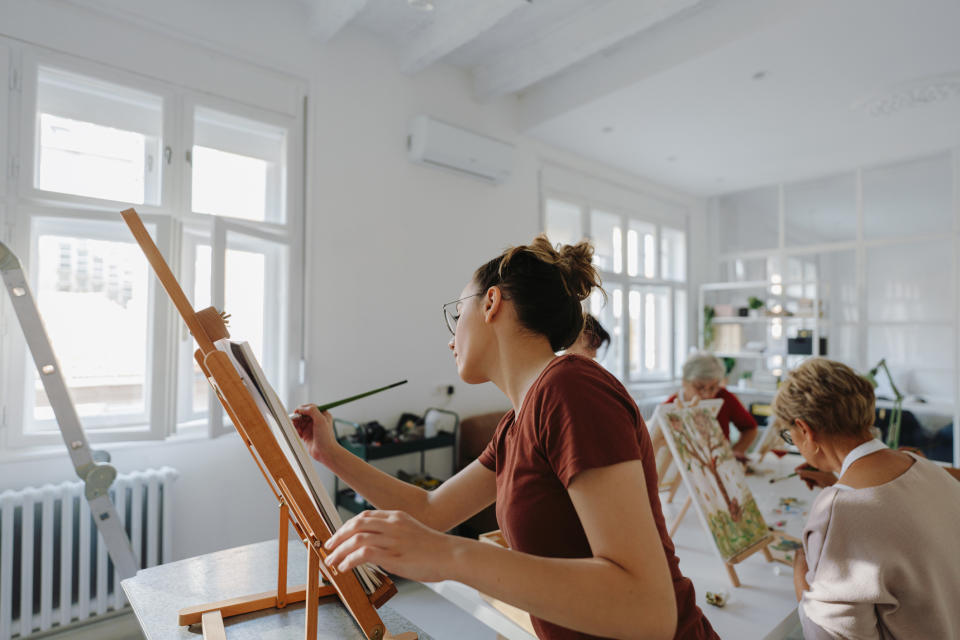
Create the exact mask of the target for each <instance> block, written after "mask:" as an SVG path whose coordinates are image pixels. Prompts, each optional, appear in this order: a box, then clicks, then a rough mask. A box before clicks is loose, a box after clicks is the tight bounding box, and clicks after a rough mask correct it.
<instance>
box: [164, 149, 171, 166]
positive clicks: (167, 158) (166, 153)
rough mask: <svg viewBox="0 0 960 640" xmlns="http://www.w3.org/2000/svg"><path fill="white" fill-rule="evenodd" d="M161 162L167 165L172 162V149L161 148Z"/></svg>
mask: <svg viewBox="0 0 960 640" xmlns="http://www.w3.org/2000/svg"><path fill="white" fill-rule="evenodd" d="M163 160H164V161H165V162H166V163H167V164H170V163H171V162H173V149H171V148H170V147H164V148H163Z"/></svg>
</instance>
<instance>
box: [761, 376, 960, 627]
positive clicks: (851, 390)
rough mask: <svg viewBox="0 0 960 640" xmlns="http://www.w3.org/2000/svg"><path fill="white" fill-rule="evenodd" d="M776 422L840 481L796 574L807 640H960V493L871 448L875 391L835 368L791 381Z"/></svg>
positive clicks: (936, 476)
mask: <svg viewBox="0 0 960 640" xmlns="http://www.w3.org/2000/svg"><path fill="white" fill-rule="evenodd" d="M773 413H774V415H775V416H776V424H775V425H774V428H777V429H780V430H781V431H780V433H781V435H782V436H783V438H784V440H786V441H787V442H792V443H793V444H795V445H796V446H797V448H798V449H799V450H800V453H801V454H803V457H804V458H805V459H806V461H807V462H808V463H809V464H811V465H813V466H814V467H816V468H818V469H822V470H824V471H831V472H835V473H836V474H837V475H838V476H839V477H838V479H837V483H836V484H834V485H833V486H831V487H828V488H826V489H824V490H823V491H822V492H821V493H820V495H819V496H817V498H816V500H815V501H814V503H813V506H812V507H811V509H810V516H809V519H808V521H807V523H806V526H805V528H804V531H803V552H802V553H797V556H796V560H795V563H794V587H795V590H796V595H797V600H798V601H799V607H798V610H799V613H800V620H801V623H802V624H803V632H804V637H805V638H807V639H808V640H810V639H816V640H819V639H821V638H858V639H859V638H895V639H907V638H910V639H913V638H931V639H932V638H937V639H938V640H957V639H960V613H958V606H960V553H958V551H957V543H956V535H957V531H960V484H958V483H957V482H955V481H954V480H953V479H951V478H950V476H949V475H947V474H946V473H944V472H943V470H942V469H941V468H940V467H939V466H937V465H936V464H934V463H932V462H930V461H929V460H926V459H925V458H922V457H919V456H917V455H915V454H912V453H906V452H902V451H892V450H890V449H888V448H887V447H886V446H884V444H883V443H882V442H880V441H879V440H876V439H874V438H873V436H872V435H871V433H870V427H871V425H872V424H873V421H874V396H873V387H872V386H871V385H870V383H869V382H867V380H866V379H864V378H863V377H861V376H859V375H857V373H856V372H854V371H853V370H852V369H850V368H849V367H847V366H846V365H843V364H841V363H839V362H833V361H831V360H827V359H824V358H814V359H810V360H807V361H806V362H804V363H803V364H801V365H800V366H799V367H797V368H796V369H794V370H793V371H791V372H790V374H789V375H788V376H787V379H786V382H784V383H783V384H782V385H781V387H780V390H779V391H778V392H777V395H776V397H775V398H774V401H773Z"/></svg>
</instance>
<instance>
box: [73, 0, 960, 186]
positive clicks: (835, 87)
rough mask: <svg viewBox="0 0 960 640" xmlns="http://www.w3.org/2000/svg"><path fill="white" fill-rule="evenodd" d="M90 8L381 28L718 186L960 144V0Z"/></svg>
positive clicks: (606, 139) (413, 55) (651, 174)
mask: <svg viewBox="0 0 960 640" xmlns="http://www.w3.org/2000/svg"><path fill="white" fill-rule="evenodd" d="M73 1H74V2H77V3H79V4H87V5H94V6H97V7H98V8H100V9H105V10H110V11H114V12H116V13H122V14H125V15H126V17H128V18H130V17H131V16H134V15H135V16H137V17H138V18H139V19H143V20H147V21H152V22H155V23H159V24H162V25H163V26H164V27H165V28H167V29H170V28H174V29H175V28H176V25H177V24H180V26H181V28H182V29H183V30H184V31H189V30H190V29H191V28H194V25H193V23H194V22H196V18H197V17H198V16H199V15H201V14H202V15H206V14H210V15H214V14H216V13H217V12H220V15H222V16H224V17H225V19H226V18H227V17H229V21H230V22H225V23H224V24H230V23H234V22H237V21H238V20H240V18H241V17H242V16H243V15H247V14H249V15H259V14H263V12H264V11H267V10H268V9H267V8H268V7H271V8H270V9H269V11H270V12H271V18H272V19H273V21H282V22H283V26H281V25H280V24H279V23H278V24H277V25H275V26H274V27H273V29H274V31H277V30H278V29H284V28H285V29H288V30H291V31H296V32H297V33H298V35H301V36H303V35H308V36H309V37H310V38H312V39H313V40H314V41H315V42H324V41H326V40H329V39H330V38H333V37H336V34H337V33H338V32H340V31H341V30H342V29H344V28H358V29H363V30H366V31H368V32H371V33H373V34H375V36H376V37H377V38H379V39H381V40H382V41H384V42H386V43H387V44H388V46H391V47H394V48H396V51H397V61H398V63H397V64H398V67H399V68H400V69H401V70H403V71H404V72H406V73H409V74H414V73H418V72H420V71H421V70H423V69H425V68H427V67H429V66H430V65H433V64H437V63H444V64H452V65H456V66H458V67H461V68H463V69H465V70H466V71H467V72H468V73H470V74H471V75H472V77H473V86H474V93H475V94H476V97H477V99H478V100H481V101H483V100H488V99H491V98H494V97H499V96H504V95H510V94H513V95H515V96H517V100H518V104H519V107H520V123H519V126H520V128H521V129H522V130H523V131H524V132H525V133H527V134H529V135H532V136H534V137H536V138H539V139H541V140H544V141H546V142H548V143H550V144H552V145H555V146H558V147H562V148H565V149H569V150H571V151H573V152H575V153H577V154H580V155H582V156H586V157H590V158H594V159H596V160H598V161H601V162H604V163H607V164H610V165H613V166H616V167H619V168H622V169H624V170H626V171H629V172H633V173H636V174H639V175H642V176H644V177H647V178H652V179H654V180H657V181H660V182H662V183H664V184H668V185H672V186H674V187H676V188H679V189H682V190H684V191H688V192H691V193H696V194H700V195H711V194H716V193H723V192H730V191H735V190H740V189H745V188H749V187H754V186H760V185H765V184H771V183H776V182H789V181H794V180H801V179H805V178H810V177H816V176H819V175H824V174H830V173H835V172H840V171H846V170H849V169H852V168H854V167H858V166H870V165H875V164H881V163H885V162H888V161H892V160H898V159H902V158H908V157H914V156H920V155H923V154H927V153H930V152H933V151H937V150H942V149H947V148H950V147H955V146H960V35H958V32H957V27H958V25H960V1H958V0H840V1H838V0H532V1H530V0H432V4H433V6H434V9H433V10H432V11H423V10H418V9H416V8H415V7H413V6H411V4H413V2H409V1H408V0H285V2H284V3H279V2H278V1H277V0H270V2H269V3H268V2H266V1H265V0H230V1H229V2H225V0H191V2H183V1H180V0H178V1H177V2H172V1H170V0H168V1H166V2H163V3H158V2H155V0H73ZM420 1H421V2H425V1H426V0H420ZM274 3H276V4H274ZM234 6H235V7H236V9H233V7H234ZM191 7H192V8H191ZM280 9H282V11H281V10H280ZM230 28H236V29H241V31H242V29H243V28H244V27H243V25H240V24H236V25H234V26H231V27H230Z"/></svg>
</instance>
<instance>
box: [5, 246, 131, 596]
mask: <svg viewBox="0 0 960 640" xmlns="http://www.w3.org/2000/svg"><path fill="white" fill-rule="evenodd" d="M0 275H2V276H3V283H4V285H6V288H7V291H8V292H9V294H10V302H11V303H12V304H13V310H14V312H15V313H16V315H17V319H18V321H19V322H20V328H21V329H22V330H23V336H24V338H25V339H26V341H27V346H28V347H29V348H30V353H31V354H32V355H33V361H34V363H35V364H36V366H37V371H39V373H40V381H41V382H42V383H43V388H44V390H45V391H46V393H47V399H48V400H49V401H50V406H51V407H52V408H53V414H54V416H55V417H56V420H57V424H58V425H59V427H60V434H61V435H62V436H63V442H64V444H65V445H66V446H67V452H68V453H69V454H70V460H71V461H72V462H73V468H74V470H76V472H77V475H78V476H79V477H80V479H81V480H83V484H84V496H85V497H86V499H87V502H88V503H90V514H91V516H92V517H93V521H94V522H95V523H96V525H97V529H98V530H99V531H100V535H101V536H103V542H104V544H105V545H106V547H107V552H108V553H109V554H110V559H111V560H113V567H114V570H115V571H116V572H117V574H118V575H119V576H120V578H121V579H126V578H132V577H133V576H134V575H136V573H137V569H138V568H139V566H140V564H139V562H137V559H136V556H134V553H133V547H132V546H131V545H130V539H129V538H128V537H127V533H126V531H125V530H124V527H123V523H122V522H120V519H119V517H118V516H117V510H116V508H114V506H113V502H111V500H110V485H111V484H113V481H114V479H115V478H116V477H117V470H116V468H114V467H113V466H111V465H110V464H108V462H109V456H105V457H106V460H105V461H104V460H100V459H99V458H100V457H101V455H100V454H102V453H103V452H96V454H95V453H94V452H93V451H91V449H90V443H89V442H88V441H87V437H86V435H84V433H83V426H82V425H81V424H80V418H79V417H78V416H77V411H76V409H75V408H74V406H73V400H71V399H70V392H69V391H68V390H67V383H66V381H65V380H64V379H63V374H62V373H61V372H60V363H59V362H57V357H56V355H55V354H54V353H53V347H52V346H51V345H50V338H49V336H47V331H46V328H44V325H43V320H42V319H41V317H40V311H39V310H38V309H37V304H36V302H35V300H34V298H33V293H32V292H31V291H30V285H29V284H28V283H27V279H26V276H25V275H24V273H23V267H22V266H21V264H20V260H19V259H18V258H17V256H16V255H15V254H14V253H13V252H12V251H11V250H10V249H9V248H7V246H6V245H5V244H3V243H2V242H0ZM95 458H96V459H95Z"/></svg>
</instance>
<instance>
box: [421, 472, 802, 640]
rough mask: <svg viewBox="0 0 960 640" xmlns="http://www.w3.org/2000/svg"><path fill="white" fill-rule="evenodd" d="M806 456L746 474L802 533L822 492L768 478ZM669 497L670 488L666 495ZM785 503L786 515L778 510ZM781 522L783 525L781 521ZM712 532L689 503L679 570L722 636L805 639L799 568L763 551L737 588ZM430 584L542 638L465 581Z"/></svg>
mask: <svg viewBox="0 0 960 640" xmlns="http://www.w3.org/2000/svg"><path fill="white" fill-rule="evenodd" d="M802 462H803V459H802V458H801V457H800V456H797V455H787V456H785V457H784V458H782V459H777V458H776V457H775V456H774V455H773V454H767V456H766V457H765V459H764V460H763V462H761V463H759V464H758V463H752V466H754V467H755V468H757V469H758V471H760V472H761V473H766V475H755V476H753V475H752V476H747V485H748V486H749V487H750V490H751V491H752V492H753V495H754V497H755V499H756V501H757V505H758V506H759V507H760V511H761V513H762V514H763V517H764V519H766V521H767V524H768V525H770V526H774V527H775V528H778V529H781V530H783V531H786V532H787V533H789V534H791V535H793V536H796V537H800V534H801V533H802V531H803V523H804V521H805V519H806V516H805V512H807V511H808V510H809V508H810V505H811V504H812V503H813V499H814V498H815V497H816V495H817V490H815V491H810V490H808V489H807V487H806V485H804V484H803V482H802V481H801V480H800V479H799V478H798V477H793V478H788V479H785V480H779V481H778V482H775V483H772V484H771V483H770V478H772V477H781V476H786V475H788V474H789V473H791V472H792V471H793V469H794V467H796V466H797V465H799V464H801V463H802ZM661 497H662V499H664V500H665V499H666V494H662V496H661ZM783 497H795V498H798V499H800V500H801V501H802V503H801V505H800V507H799V509H797V510H795V511H794V510H793V509H791V510H790V511H789V512H787V511H785V510H783V509H782V508H781V507H780V504H779V502H780V498H783ZM685 499H686V489H684V488H681V489H680V491H679V492H678V493H677V496H676V497H675V498H674V501H673V503H672V504H664V505H663V510H664V516H665V517H666V519H667V524H668V525H669V524H671V523H672V522H673V518H674V517H676V515H677V514H678V513H679V511H680V508H681V506H682V505H683V502H684V500H685ZM776 509H780V510H781V511H782V513H779V514H778V513H775V512H774V510H776ZM779 522H783V523H784V524H783V525H782V526H779V527H777V526H776V525H777V523H779ZM709 535H710V534H709V533H708V532H707V531H706V529H704V528H703V526H702V525H701V524H700V519H699V518H698V517H697V514H696V512H695V510H694V509H693V508H691V509H690V510H689V511H688V512H687V515H686V517H685V518H684V520H683V522H681V523H680V527H679V528H678V529H677V532H676V534H675V535H674V544H675V545H676V548H677V556H678V557H679V558H680V569H681V571H683V574H684V575H685V576H687V577H688V578H690V579H691V580H693V583H694V587H695V588H696V593H697V604H698V605H699V607H700V608H701V609H702V610H703V612H704V613H705V614H706V616H707V618H708V619H709V620H710V624H711V625H713V627H714V629H715V630H716V631H717V633H718V634H719V635H720V637H721V638H751V639H753V638H757V639H760V638H764V639H768V640H793V639H798V640H799V639H802V637H803V635H802V633H801V631H800V623H799V620H798V619H797V617H796V607H797V601H796V597H795V596H794V593H793V571H792V569H791V568H790V567H787V566H786V565H783V564H781V563H769V562H767V561H766V560H765V559H764V557H763V554H760V553H757V554H754V555H753V556H751V557H750V558H747V559H746V560H745V561H743V562H742V563H740V564H738V565H736V569H737V574H738V575H739V577H740V583H741V585H742V586H740V587H739V588H734V587H733V586H732V585H731V584H730V581H729V578H728V577H727V572H726V569H725V568H724V565H723V563H722V562H721V561H720V558H719V556H718V555H717V553H716V550H715V548H714V547H713V544H712V542H711V540H710V537H709ZM426 586H428V587H429V588H431V589H433V590H434V591H435V592H436V593H438V594H440V595H442V596H443V597H445V598H447V599H448V600H449V601H450V602H452V603H454V604H456V605H457V606H458V607H460V608H461V609H463V610H464V611H466V612H468V613H469V614H471V615H472V616H473V617H475V618H476V619H477V620H480V621H481V622H483V623H484V624H486V625H487V626H489V627H490V628H491V629H494V630H495V631H496V632H497V633H498V634H500V635H501V636H503V637H504V638H507V639H508V640H536V638H535V637H534V636H532V635H530V634H529V633H528V632H526V631H525V630H523V629H522V628H520V627H519V626H517V625H516V624H514V623H513V622H512V621H511V620H509V619H508V618H507V617H506V616H504V615H503V614H502V613H500V612H499V611H497V610H496V609H495V608H494V607H493V606H492V605H490V604H489V603H488V602H487V601H486V600H484V599H483V598H482V597H481V596H480V594H479V593H478V592H477V590H476V589H473V588H472V587H469V586H467V585H464V584H461V583H459V582H452V581H445V582H437V583H428V584H427V585H426ZM720 590H722V591H726V592H727V593H728V595H729V600H728V603H727V605H726V606H725V607H723V608H717V607H714V606H712V605H709V604H707V602H706V599H705V598H704V594H705V593H706V592H707V591H720Z"/></svg>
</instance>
